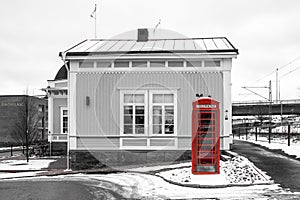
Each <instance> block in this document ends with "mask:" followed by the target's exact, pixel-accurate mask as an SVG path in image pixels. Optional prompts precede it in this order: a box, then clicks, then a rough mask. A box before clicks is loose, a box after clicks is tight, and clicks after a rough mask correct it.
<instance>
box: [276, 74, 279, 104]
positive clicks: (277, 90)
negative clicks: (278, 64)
mask: <svg viewBox="0 0 300 200" xmlns="http://www.w3.org/2000/svg"><path fill="white" fill-rule="evenodd" d="M278 100H279V82H278V68H276V103H277V102H278Z"/></svg>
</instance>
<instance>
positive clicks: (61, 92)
mask: <svg viewBox="0 0 300 200" xmlns="http://www.w3.org/2000/svg"><path fill="white" fill-rule="evenodd" d="M146 32H147V30H140V31H139V33H138V38H137V40H134V39H109V40H102V39H92V40H85V41H83V42H81V43H79V44H77V45H75V46H74V47H72V48H70V49H69V50H67V51H65V52H61V53H60V55H61V57H63V58H64V59H65V60H66V62H68V68H69V72H68V70H67V69H66V67H62V68H61V69H60V71H59V72H58V74H57V77H56V78H55V80H52V81H49V87H48V89H47V90H48V97H49V131H50V132H51V135H52V138H51V140H52V141H56V142H59V141H61V142H65V141H66V140H67V137H68V136H69V142H70V143H69V147H70V152H71V154H72V161H73V162H74V163H79V162H84V160H81V158H82V157H81V156H82V155H84V157H85V158H86V157H87V155H88V154H91V155H93V156H94V157H96V158H97V159H98V160H100V161H101V162H103V163H109V164H111V163H112V164H116V163H120V162H125V163H126V162H149V160H151V159H157V160H161V159H162V160H169V159H174V157H176V156H177V157H178V156H180V155H182V154H183V153H184V152H185V151H190V150H191V134H192V132H191V124H192V120H191V117H192V102H193V100H195V98H196V96H195V95H196V93H199V94H203V95H204V96H208V95H211V96H212V97H213V98H214V99H216V100H218V101H219V102H220V110H221V122H220V127H221V149H229V148H230V144H231V143H232V138H231V135H232V130H231V67H232V59H233V58H236V57H237V55H238V50H237V49H236V48H235V47H234V46H233V45H232V44H231V43H230V42H229V40H228V39H227V38H225V37H217V38H184V39H149V38H148V37H147V35H148V34H146ZM62 74H63V75H62ZM67 80H69V82H68V81H67ZM68 98H69V99H68ZM68 102H69V105H68ZM68 108H69V109H70V110H68ZM68 123H69V124H68ZM68 134H69V135H68ZM161 155H163V156H161ZM162 157H163V158H162Z"/></svg>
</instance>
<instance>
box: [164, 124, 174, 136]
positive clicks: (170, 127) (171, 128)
mask: <svg viewBox="0 0 300 200" xmlns="http://www.w3.org/2000/svg"><path fill="white" fill-rule="evenodd" d="M165 134H174V125H165Z"/></svg>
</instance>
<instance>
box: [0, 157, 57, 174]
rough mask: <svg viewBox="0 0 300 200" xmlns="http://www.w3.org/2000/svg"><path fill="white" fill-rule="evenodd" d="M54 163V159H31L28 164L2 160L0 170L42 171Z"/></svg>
mask: <svg viewBox="0 0 300 200" xmlns="http://www.w3.org/2000/svg"><path fill="white" fill-rule="evenodd" d="M54 161H55V160H52V159H29V162H28V163H27V162H26V160H2V161H0V170H2V171H5V170H11V171H14V170H15V171H21V170H24V171H25V170H41V169H44V168H47V167H48V166H49V164H50V163H51V162H54Z"/></svg>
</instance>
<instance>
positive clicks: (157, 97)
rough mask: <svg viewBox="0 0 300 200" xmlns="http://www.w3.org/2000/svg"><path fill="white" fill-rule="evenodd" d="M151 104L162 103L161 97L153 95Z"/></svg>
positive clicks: (160, 95)
mask: <svg viewBox="0 0 300 200" xmlns="http://www.w3.org/2000/svg"><path fill="white" fill-rule="evenodd" d="M153 103H163V95H162V94H153Z"/></svg>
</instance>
